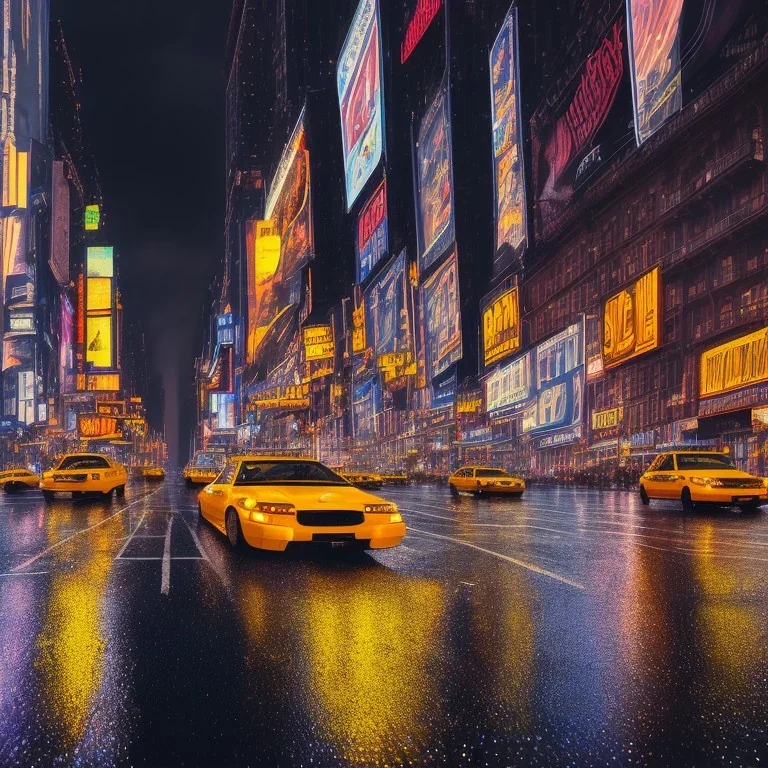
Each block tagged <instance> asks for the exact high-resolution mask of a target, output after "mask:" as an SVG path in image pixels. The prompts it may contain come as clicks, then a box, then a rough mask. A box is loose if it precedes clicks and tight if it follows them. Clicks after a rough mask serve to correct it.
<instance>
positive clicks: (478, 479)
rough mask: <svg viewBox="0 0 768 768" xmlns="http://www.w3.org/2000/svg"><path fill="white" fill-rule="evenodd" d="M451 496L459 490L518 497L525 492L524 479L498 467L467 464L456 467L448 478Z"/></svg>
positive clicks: (457, 493) (478, 493)
mask: <svg viewBox="0 0 768 768" xmlns="http://www.w3.org/2000/svg"><path fill="white" fill-rule="evenodd" d="M448 487H449V488H450V489H451V495H452V496H458V495H459V493H460V492H461V491H465V492H467V493H474V494H475V495H476V496H480V495H484V494H485V495H489V496H490V495H497V494H498V495H503V496H516V497H520V496H522V495H523V493H524V492H525V480H523V478H522V477H516V476H515V475H511V474H510V473H509V472H507V471H506V470H505V469H499V468H498V467H483V466H469V467H462V468H461V469H457V470H456V471H455V472H454V473H453V474H452V475H451V476H450V477H449V478H448Z"/></svg>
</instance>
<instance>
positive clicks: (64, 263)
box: [50, 160, 70, 286]
mask: <svg viewBox="0 0 768 768" xmlns="http://www.w3.org/2000/svg"><path fill="white" fill-rule="evenodd" d="M69 206H70V196H69V182H68V181H67V179H66V176H65V175H64V162H63V161H62V160H54V161H53V178H52V181H51V257H50V263H51V271H52V272H53V275H54V277H55V278H56V281H57V282H58V283H59V285H61V286H67V285H69Z"/></svg>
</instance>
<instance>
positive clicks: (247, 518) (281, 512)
mask: <svg viewBox="0 0 768 768" xmlns="http://www.w3.org/2000/svg"><path fill="white" fill-rule="evenodd" d="M198 500H199V510H200V514H201V515H202V517H204V518H205V519H206V520H208V521H209V522H210V523H212V524H213V525H214V526H215V527H216V528H218V529H219V530H220V531H221V532H222V533H224V534H226V536H227V538H228V539H229V542H230V544H231V545H232V546H233V547H237V546H240V545H242V543H243V542H245V543H246V544H249V545H250V546H252V547H256V548H258V549H270V550H275V551H280V552H281V551H284V550H285V549H286V547H287V546H288V544H290V543H294V542H306V543H313V544H330V545H332V546H348V545H349V546H357V547H360V548H363V549H385V548H387V547H394V546H397V545H398V544H399V543H400V542H401V541H402V540H403V537H404V536H405V533H406V527H405V523H404V522H403V518H402V517H401V515H400V513H399V511H398V509H397V506H396V505H395V504H391V503H389V502H387V501H385V500H384V499H382V498H380V497H379V496H374V495H373V494H370V493H366V492H365V491H363V490H361V489H359V488H355V487H354V486H352V485H350V484H349V483H348V482H347V481H346V480H344V478H342V477H341V476H340V475H338V474H336V473H335V472H333V471H331V470H330V469H328V467H326V466H325V465H324V464H321V463H320V462H319V461H314V460H312V459H299V458H295V457H274V456H250V457H243V458H239V459H237V460H236V461H230V462H229V463H228V464H227V466H226V468H225V470H224V471H223V472H222V473H221V476H220V477H218V478H217V480H216V482H215V483H211V484H210V485H208V486H206V487H205V488H203V490H202V491H200V493H199V495H198Z"/></svg>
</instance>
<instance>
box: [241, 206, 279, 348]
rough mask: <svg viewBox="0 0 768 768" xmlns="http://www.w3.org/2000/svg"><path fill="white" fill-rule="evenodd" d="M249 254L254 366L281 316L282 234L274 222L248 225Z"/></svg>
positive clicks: (256, 221) (250, 341) (250, 337)
mask: <svg viewBox="0 0 768 768" xmlns="http://www.w3.org/2000/svg"><path fill="white" fill-rule="evenodd" d="M246 248H247V252H248V263H247V273H248V274H247V280H248V344H247V359H248V362H249V363H250V362H253V361H254V359H255V356H256V354H257V351H258V349H259V347H260V345H261V342H262V339H263V338H264V335H265V334H266V332H267V331H268V330H269V326H270V325H271V323H272V322H273V321H274V320H275V318H276V317H277V315H278V313H279V307H280V298H279V293H280V291H279V288H280V286H279V285H278V284H277V270H278V267H279V266H280V233H279V231H278V228H277V225H276V224H275V222H274V221H272V220H266V221H262V220H256V219H252V220H250V221H248V222H247V223H246Z"/></svg>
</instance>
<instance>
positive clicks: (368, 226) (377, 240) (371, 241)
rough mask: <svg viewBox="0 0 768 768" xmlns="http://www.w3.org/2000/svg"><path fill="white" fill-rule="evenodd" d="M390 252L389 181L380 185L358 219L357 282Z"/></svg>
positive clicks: (362, 279) (356, 246)
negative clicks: (388, 218)
mask: <svg viewBox="0 0 768 768" xmlns="http://www.w3.org/2000/svg"><path fill="white" fill-rule="evenodd" d="M388 250H389V223H388V221H387V181H386V179H385V180H384V181H382V182H381V184H379V186H378V188H377V189H376V191H375V192H374V193H373V195H371V199H370V200H369V201H368V202H367V203H366V204H365V207H364V208H363V210H362V211H360V216H358V218H357V239H356V244H355V252H356V254H357V282H358V283H362V282H363V281H364V280H365V279H366V278H367V277H368V275H370V274H371V272H372V270H373V268H374V267H375V266H376V264H378V263H379V260H380V259H381V258H382V257H383V256H384V255H385V254H386V253H387V251H388Z"/></svg>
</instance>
